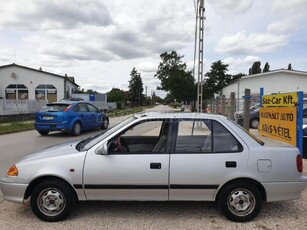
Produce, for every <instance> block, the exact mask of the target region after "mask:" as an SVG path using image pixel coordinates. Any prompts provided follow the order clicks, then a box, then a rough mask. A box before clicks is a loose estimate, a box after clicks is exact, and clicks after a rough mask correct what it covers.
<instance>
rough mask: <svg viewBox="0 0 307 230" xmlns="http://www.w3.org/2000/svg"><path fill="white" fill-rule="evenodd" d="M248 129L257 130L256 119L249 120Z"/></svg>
mask: <svg viewBox="0 0 307 230" xmlns="http://www.w3.org/2000/svg"><path fill="white" fill-rule="evenodd" d="M250 127H251V128H253V129H258V127H259V119H258V118H253V119H251V120H250Z"/></svg>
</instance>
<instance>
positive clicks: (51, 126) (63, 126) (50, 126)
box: [34, 122, 72, 131]
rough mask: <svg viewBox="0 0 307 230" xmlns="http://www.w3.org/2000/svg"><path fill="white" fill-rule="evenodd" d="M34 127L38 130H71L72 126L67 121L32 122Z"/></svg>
mask: <svg viewBox="0 0 307 230" xmlns="http://www.w3.org/2000/svg"><path fill="white" fill-rule="evenodd" d="M34 127H35V129H36V130H38V131H71V130H72V127H70V126H69V125H68V123H67V122H63V123H38V122H35V123H34Z"/></svg>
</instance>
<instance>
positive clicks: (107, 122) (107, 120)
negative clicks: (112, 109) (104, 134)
mask: <svg viewBox="0 0 307 230" xmlns="http://www.w3.org/2000/svg"><path fill="white" fill-rule="evenodd" d="M108 127H109V119H108V118H106V119H105V120H103V122H102V125H101V129H107V128H108Z"/></svg>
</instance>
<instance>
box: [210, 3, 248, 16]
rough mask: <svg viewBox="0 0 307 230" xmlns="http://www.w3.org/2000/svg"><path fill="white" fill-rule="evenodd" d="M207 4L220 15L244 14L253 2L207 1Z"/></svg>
mask: <svg viewBox="0 0 307 230" xmlns="http://www.w3.org/2000/svg"><path fill="white" fill-rule="evenodd" d="M208 2H209V4H210V5H212V6H213V8H214V10H215V11H216V12H217V13H219V14H221V15H233V14H238V13H243V12H246V11H247V10H248V9H249V8H250V7H251V6H252V5H253V3H254V1H253V0H209V1H208Z"/></svg>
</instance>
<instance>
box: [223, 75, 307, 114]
mask: <svg viewBox="0 0 307 230" xmlns="http://www.w3.org/2000/svg"><path fill="white" fill-rule="evenodd" d="M260 88H264V95H269V94H272V93H287V92H297V91H303V92H306V93H307V72H305V71H296V70H285V69H279V70H273V71H270V72H265V73H259V74H253V75H248V76H244V77H242V78H241V79H239V80H237V81H234V82H232V83H230V84H229V85H227V86H226V87H224V88H223V89H222V90H221V92H220V95H225V97H226V98H229V97H230V93H231V92H235V95H236V99H237V102H239V100H240V101H243V99H242V96H243V95H244V90H245V89H250V90H251V95H252V96H253V98H252V100H254V101H259V95H260ZM241 106H242V103H240V102H239V103H237V110H240V109H243V108H242V107H241Z"/></svg>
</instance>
